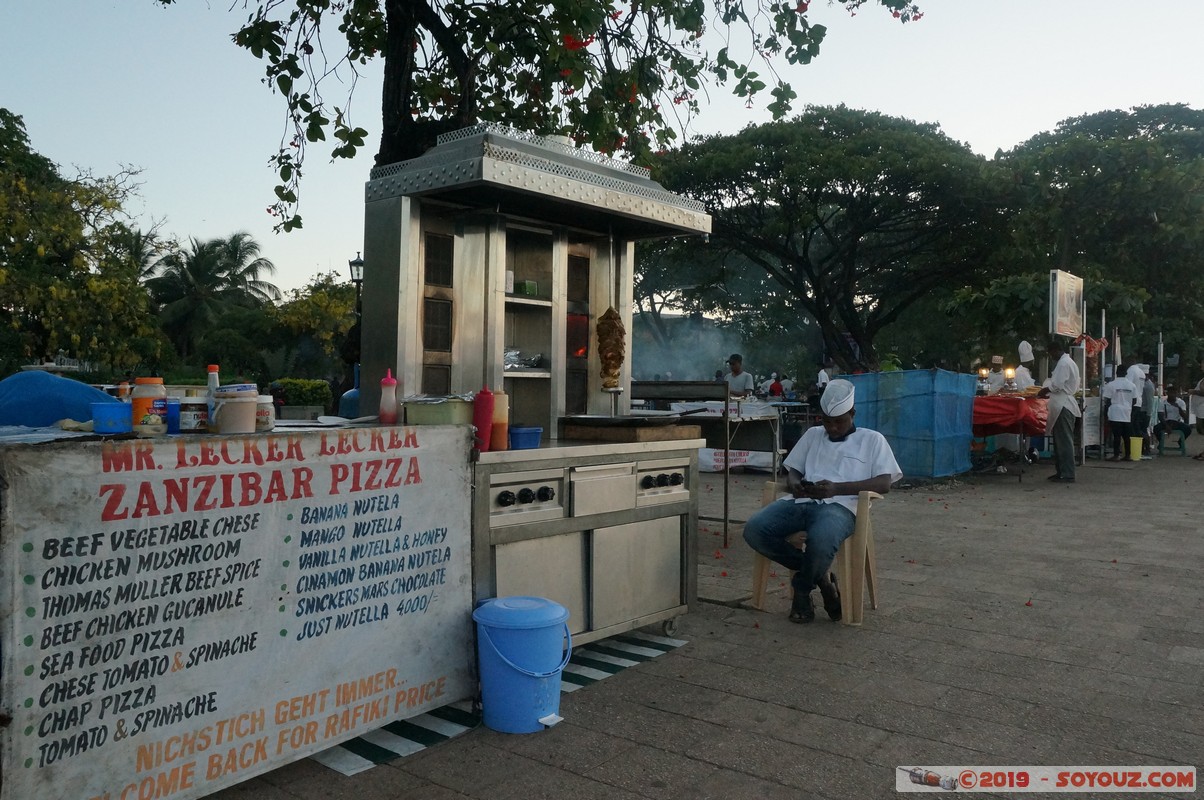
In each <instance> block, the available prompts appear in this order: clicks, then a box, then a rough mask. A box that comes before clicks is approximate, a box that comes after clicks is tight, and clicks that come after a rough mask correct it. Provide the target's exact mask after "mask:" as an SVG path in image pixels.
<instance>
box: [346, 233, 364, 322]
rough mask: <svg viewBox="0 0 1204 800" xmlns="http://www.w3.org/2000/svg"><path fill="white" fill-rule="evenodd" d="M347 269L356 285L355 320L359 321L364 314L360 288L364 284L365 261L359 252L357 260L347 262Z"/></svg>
mask: <svg viewBox="0 0 1204 800" xmlns="http://www.w3.org/2000/svg"><path fill="white" fill-rule="evenodd" d="M347 269H349V270H350V271H351V282H352V283H354V284H355V318H356V320H357V321H358V320H359V318H360V315H361V313H362V312H363V308H362V307H361V306H360V287H361V286H362V284H363V283H364V259H362V258H360V254H359V251H358V250H357V251H356V253H355V258H353V259H351V260H349V261H348V262H347Z"/></svg>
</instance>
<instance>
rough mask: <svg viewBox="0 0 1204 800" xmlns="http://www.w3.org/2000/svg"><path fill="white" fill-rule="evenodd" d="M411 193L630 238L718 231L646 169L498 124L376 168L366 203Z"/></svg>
mask: <svg viewBox="0 0 1204 800" xmlns="http://www.w3.org/2000/svg"><path fill="white" fill-rule="evenodd" d="M407 195H408V196H414V197H431V198H438V199H439V200H441V201H444V202H450V203H454V204H457V205H461V206H464V207H465V208H476V209H488V210H490V211H496V212H499V213H504V214H512V215H516V216H521V217H525V218H528V219H535V220H542V221H547V222H549V223H552V224H561V225H570V226H572V227H576V228H583V229H587V230H596V231H598V232H606V231H611V230H613V232H615V233H618V234H620V235H623V236H626V237H628V238H655V237H661V236H680V235H683V234H705V233H710V231H711V218H710V216H709V215H708V214H707V213H706V210H705V208H704V207H703V205H702V204H701V203H699V202H697V201H695V200H690V199H688V198H685V197H681V196H679V195H676V194H673V193H672V192H669V191H667V190H666V189H665V188H664V187H663V186H661V185H660V184H659V183H657V182H656V181H654V180H652V179H651V177H649V172H648V170H647V169H645V168H643V167H637V166H633V165H631V164H627V163H625V162H622V161H618V160H616V159H611V158H607V157H605V156H601V155H598V154H596V153H592V152H588V151H585V150H581V149H579V148H576V147H573V146H572V145H571V144H566V143H564V142H562V141H558V140H557V139H555V138H552V137H546V136H536V135H534V134H530V133H525V132H523V131H519V130H517V129H515V128H510V127H506V126H502V125H495V124H492V123H485V124H481V125H475V126H473V127H471V128H464V129H462V130H458V131H452V132H451V133H447V134H444V135H442V136H440V137H439V139H438V144H437V145H436V146H435V147H432V148H431V149H430V150H428V151H427V152H426V153H424V154H423V155H421V156H419V157H418V158H414V159H411V160H409V161H402V162H399V163H397V164H389V165H387V166H384V167H377V168H376V169H374V170H372V174H371V180H369V181H368V183H367V185H366V187H365V200H366V201H367V202H371V201H373V200H383V199H385V198H389V197H399V196H407Z"/></svg>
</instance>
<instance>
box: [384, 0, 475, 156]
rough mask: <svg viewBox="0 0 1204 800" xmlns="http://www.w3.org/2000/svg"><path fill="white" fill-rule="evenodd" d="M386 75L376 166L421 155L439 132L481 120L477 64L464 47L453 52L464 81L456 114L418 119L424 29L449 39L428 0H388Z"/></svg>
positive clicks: (441, 39) (441, 40) (452, 58)
mask: <svg viewBox="0 0 1204 800" xmlns="http://www.w3.org/2000/svg"><path fill="white" fill-rule="evenodd" d="M385 25H386V26H387V29H388V33H387V38H386V40H385V58H384V61H385V74H384V85H383V88H382V90H381V134H380V150H379V151H378V152H377V154H376V166H378V167H380V166H384V165H385V164H395V163H397V162H398V161H406V160H408V159H411V158H417V157H418V156H420V155H422V154H423V153H425V152H426V151H427V150H429V149H430V148H432V147H434V146H435V142H436V139H438V137H439V135H440V134H443V133H447V132H448V131H454V130H458V129H460V128H465V127H468V126H470V125H473V124H475V123H476V121H477V119H476V116H477V115H476V111H477V109H476V86H475V78H474V72H473V70H474V69H475V66H473V65H472V63H471V62H470V61H468V60H467V59H466V58H465V55H464V54H463V53H461V52H458V51H457V52H452V53H448V52H447V50H446V48H443V49H444V52H445V53H446V54H447V56H448V59H449V62H450V63H451V64H453V65H454V68H455V70H456V73H457V78H458V79H459V82H460V87H459V98H460V99H459V103H458V105H457V107H456V113H455V115H454V116H452V117H449V118H446V119H415V118H414V117H415V112H416V108H415V103H414V69H415V66H416V60H415V52H416V50H417V45H418V38H419V31H420V29H421V30H427V31H429V32H431V33H432V35H433V36H434V38H435V39H437V40H439V42H438V43H436V44H433V45H431V43H430V42H428V46H435V47H441V45H443V44H444V43H446V42H447V41H449V40H448V38H446V37H445V36H442V35H441V34H446V33H447V31H446V28H444V27H443V25H442V21H441V20H440V19H439V18H438V17H437V15H436V14H435V12H434V10H433V9H431V8H430V6H428V5H427V4H426V3H425V2H423V0H386V2H385Z"/></svg>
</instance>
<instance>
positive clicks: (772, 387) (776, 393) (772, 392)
mask: <svg viewBox="0 0 1204 800" xmlns="http://www.w3.org/2000/svg"><path fill="white" fill-rule="evenodd" d="M785 393H786V390H785V389H783V388H782V382H781V381H780V380H778V375H777V373H776V372H775V373H774V374H773V382H771V383H770V384H769V396H770V397H781V396H782V395H783V394H785Z"/></svg>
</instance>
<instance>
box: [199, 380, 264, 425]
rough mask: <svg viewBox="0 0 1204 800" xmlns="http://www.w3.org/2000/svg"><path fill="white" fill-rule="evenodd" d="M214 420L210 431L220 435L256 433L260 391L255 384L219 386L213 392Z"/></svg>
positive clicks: (211, 421)
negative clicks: (256, 414)
mask: <svg viewBox="0 0 1204 800" xmlns="http://www.w3.org/2000/svg"><path fill="white" fill-rule="evenodd" d="M213 397H214V403H213V419H212V420H210V422H209V427H210V430H213V429H214V428H216V430H217V432H218V433H254V432H255V411H256V409H258V407H259V389H258V387H256V386H255V384H253V383H234V384H231V385H229V386H219V387H217V389H215V390H214V392H213Z"/></svg>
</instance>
